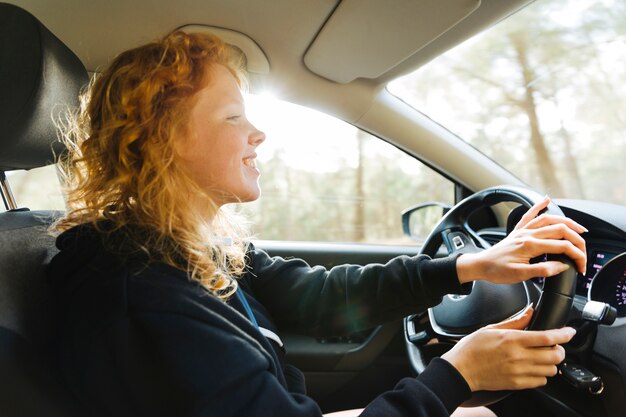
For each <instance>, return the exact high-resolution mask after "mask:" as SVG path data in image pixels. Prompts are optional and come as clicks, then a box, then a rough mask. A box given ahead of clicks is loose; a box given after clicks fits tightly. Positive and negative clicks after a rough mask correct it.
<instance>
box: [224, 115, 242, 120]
mask: <svg viewBox="0 0 626 417" xmlns="http://www.w3.org/2000/svg"><path fill="white" fill-rule="evenodd" d="M240 118H241V116H240V115H233V116H229V117H227V120H239V119H240Z"/></svg>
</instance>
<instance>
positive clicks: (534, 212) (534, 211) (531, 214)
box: [513, 196, 550, 230]
mask: <svg viewBox="0 0 626 417" xmlns="http://www.w3.org/2000/svg"><path fill="white" fill-rule="evenodd" d="M548 204H550V197H548V196H545V197H544V198H543V200H541V201H540V202H538V203H536V204H534V205H533V206H532V207H531V208H529V209H528V211H526V213H524V215H523V216H522V218H521V219H520V221H519V222H518V223H517V224H516V225H515V229H513V230H518V229H521V228H522V227H524V226H526V225H527V224H528V222H530V221H531V220H533V219H534V218H535V217H537V216H538V215H539V213H540V212H541V210H543V209H545V208H546V207H548Z"/></svg>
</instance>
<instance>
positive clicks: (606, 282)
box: [589, 253, 626, 317]
mask: <svg viewBox="0 0 626 417" xmlns="http://www.w3.org/2000/svg"><path fill="white" fill-rule="evenodd" d="M589 299H590V300H593V301H601V302H603V303H607V304H610V305H611V306H613V307H615V308H616V309H617V316H618V317H626V253H622V254H621V255H618V256H616V257H615V258H613V259H611V260H610V261H609V262H607V263H606V265H604V266H603V267H602V269H600V271H598V273H597V274H596V276H595V277H594V278H593V281H592V282H591V288H590V289H589Z"/></svg>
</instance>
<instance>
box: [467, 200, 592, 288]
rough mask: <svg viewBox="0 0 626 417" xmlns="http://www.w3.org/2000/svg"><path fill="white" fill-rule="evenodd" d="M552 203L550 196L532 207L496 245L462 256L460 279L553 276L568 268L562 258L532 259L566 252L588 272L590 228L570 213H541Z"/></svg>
mask: <svg viewBox="0 0 626 417" xmlns="http://www.w3.org/2000/svg"><path fill="white" fill-rule="evenodd" d="M549 203H550V199H549V198H548V197H546V198H544V199H543V200H542V201H541V202H539V203H537V204H535V205H534V206H533V207H531V208H530V209H529V210H528V211H527V212H526V213H525V214H524V216H522V218H521V220H520V221H519V223H518V224H517V225H516V226H515V229H514V230H513V231H512V232H511V233H510V234H509V235H508V236H507V237H506V238H504V239H503V240H502V241H500V242H499V243H497V244H496V245H494V246H492V247H490V248H488V249H486V250H484V251H482V252H478V253H470V254H464V255H463V256H461V257H459V258H458V259H457V264H456V268H457V273H458V276H459V281H460V282H461V283H465V282H470V281H476V280H480V279H482V280H487V281H491V282H494V283H497V284H513V283H516V282H520V281H525V280H527V279H530V278H534V277H550V276H553V275H556V274H558V273H560V272H563V271H564V270H566V269H567V268H568V266H567V265H566V264H564V263H562V262H558V261H544V262H538V263H534V264H531V263H530V260H531V259H532V258H536V257H538V256H541V255H544V254H563V255H566V256H568V257H569V258H571V259H572V260H573V261H574V262H575V264H576V267H577V269H578V271H580V272H581V273H584V272H585V269H586V265H587V252H586V249H585V241H584V240H583V238H582V237H581V236H580V234H581V233H584V232H587V229H585V228H584V227H583V226H581V225H579V224H578V223H576V222H575V221H573V220H572V219H569V218H567V217H560V216H552V215H546V214H542V215H538V214H539V213H540V212H541V211H542V210H543V209H544V208H546V207H547V205H548V204H549Z"/></svg>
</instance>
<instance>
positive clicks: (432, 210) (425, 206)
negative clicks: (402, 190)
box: [402, 201, 452, 241]
mask: <svg viewBox="0 0 626 417" xmlns="http://www.w3.org/2000/svg"><path fill="white" fill-rule="evenodd" d="M451 208H452V205H451V204H448V203H443V202H440V201H429V202H427V203H422V204H418V205H416V206H413V207H410V208H408V209H406V210H404V211H403V212H402V230H403V231H404V234H405V235H406V236H408V237H410V238H411V239H413V240H418V241H419V240H422V239H424V238H426V236H428V234H429V233H430V231H431V230H432V229H433V227H435V225H436V224H437V223H438V222H439V220H440V219H441V218H442V217H443V216H444V215H445V214H446V213H447V212H448V211H449V210H450V209H451Z"/></svg>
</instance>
